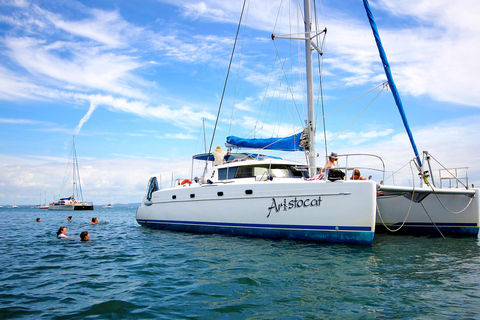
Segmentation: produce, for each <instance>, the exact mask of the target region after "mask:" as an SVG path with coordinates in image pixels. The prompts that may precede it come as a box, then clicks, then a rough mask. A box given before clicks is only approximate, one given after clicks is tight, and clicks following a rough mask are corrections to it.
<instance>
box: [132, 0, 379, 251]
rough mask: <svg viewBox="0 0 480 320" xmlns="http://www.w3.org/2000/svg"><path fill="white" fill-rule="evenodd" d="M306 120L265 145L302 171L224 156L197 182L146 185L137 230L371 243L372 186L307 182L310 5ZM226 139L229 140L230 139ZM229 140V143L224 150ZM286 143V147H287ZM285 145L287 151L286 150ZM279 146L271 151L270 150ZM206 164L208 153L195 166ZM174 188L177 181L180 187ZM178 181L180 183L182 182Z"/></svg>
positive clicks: (311, 168)
mask: <svg viewBox="0 0 480 320" xmlns="http://www.w3.org/2000/svg"><path fill="white" fill-rule="evenodd" d="M304 17H305V34H304V37H302V38H301V40H303V41H304V42H305V48H306V50H305V51H306V73H307V79H306V80H307V92H306V95H307V101H308V109H309V112H308V121H307V126H306V128H305V134H304V139H303V140H306V141H305V143H303V141H302V143H301V140H302V139H301V138H300V137H301V134H297V135H293V136H291V137H289V139H280V138H279V139H274V140H273V141H269V142H267V144H268V145H269V149H276V150H293V151H294V150H297V151H300V150H304V151H306V153H307V155H308V166H307V170H308V172H309V174H306V175H304V174H303V173H304V172H305V171H304V170H305V167H306V166H305V165H302V164H300V163H296V162H292V161H286V160H282V159H278V158H273V157H267V156H263V155H258V154H247V153H245V154H241V153H240V154H230V155H228V156H227V157H225V163H223V164H220V165H218V166H209V167H208V168H206V170H205V172H204V175H203V177H202V178H200V179H197V181H198V183H197V182H195V183H191V182H190V181H188V182H187V183H175V184H174V186H173V187H172V188H168V189H159V188H158V184H157V179H156V178H155V177H153V178H151V179H150V182H149V185H148V191H147V194H146V195H145V198H144V200H143V204H142V205H141V206H140V207H139V208H138V209H137V215H136V219H137V222H138V223H139V224H141V225H145V226H149V227H154V228H159V229H168V230H178V231H188V232H205V233H224V234H232V235H246V236H257V237H268V238H284V239H301V240H314V241H325V242H340V243H354V244H367V245H369V244H371V243H372V241H373V237H374V233H375V213H376V192H377V187H376V183H375V182H373V181H349V180H336V181H335V180H333V181H330V180H326V181H325V180H313V179H312V180H308V179H305V176H310V177H314V176H315V175H317V166H316V157H317V155H316V151H315V132H316V126H315V119H314V110H313V109H314V103H313V99H314V97H313V70H312V50H314V49H315V47H316V46H315V45H314V43H313V41H312V39H313V37H315V36H317V35H319V34H321V32H320V33H318V32H316V31H312V30H311V25H312V24H311V21H310V17H311V8H310V1H309V0H305V3H304ZM230 138H232V137H230ZM234 140H235V139H229V141H230V143H231V142H233V141H234ZM287 140H288V141H289V142H287ZM284 143H285V144H288V143H290V144H291V145H290V146H287V147H285V145H284ZM277 144H278V145H277ZM196 159H198V160H202V159H203V160H206V161H213V160H214V157H213V156H212V155H211V154H204V155H198V156H194V160H196ZM179 182H180V181H179ZM182 182H184V181H182Z"/></svg>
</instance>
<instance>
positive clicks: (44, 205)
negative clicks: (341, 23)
mask: <svg viewBox="0 0 480 320" xmlns="http://www.w3.org/2000/svg"><path fill="white" fill-rule="evenodd" d="M40 203H42V194H40ZM46 203H47V191H45V201H44V202H43V204H39V205H38V206H37V208H38V209H48V205H47V204H46Z"/></svg>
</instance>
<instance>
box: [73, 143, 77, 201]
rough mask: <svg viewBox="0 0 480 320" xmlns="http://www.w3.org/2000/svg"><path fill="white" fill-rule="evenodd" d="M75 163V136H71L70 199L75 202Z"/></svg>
mask: <svg viewBox="0 0 480 320" xmlns="http://www.w3.org/2000/svg"><path fill="white" fill-rule="evenodd" d="M75 161H76V155H75V136H73V149H72V166H73V170H72V198H73V200H75Z"/></svg>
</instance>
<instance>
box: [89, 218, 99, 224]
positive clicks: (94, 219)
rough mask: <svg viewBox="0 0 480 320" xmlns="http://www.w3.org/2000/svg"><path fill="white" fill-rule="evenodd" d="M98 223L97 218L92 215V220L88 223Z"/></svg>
mask: <svg viewBox="0 0 480 320" xmlns="http://www.w3.org/2000/svg"><path fill="white" fill-rule="evenodd" d="M97 223H98V218H96V217H94V218H92V222H90V224H97Z"/></svg>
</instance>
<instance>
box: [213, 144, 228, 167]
mask: <svg viewBox="0 0 480 320" xmlns="http://www.w3.org/2000/svg"><path fill="white" fill-rule="evenodd" d="M229 153H230V152H229V151H223V150H222V147H220V146H217V147H216V148H215V150H213V152H212V154H213V157H214V161H213V165H214V166H218V165H221V164H223V163H224V162H225V156H226V155H227V154H229Z"/></svg>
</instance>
